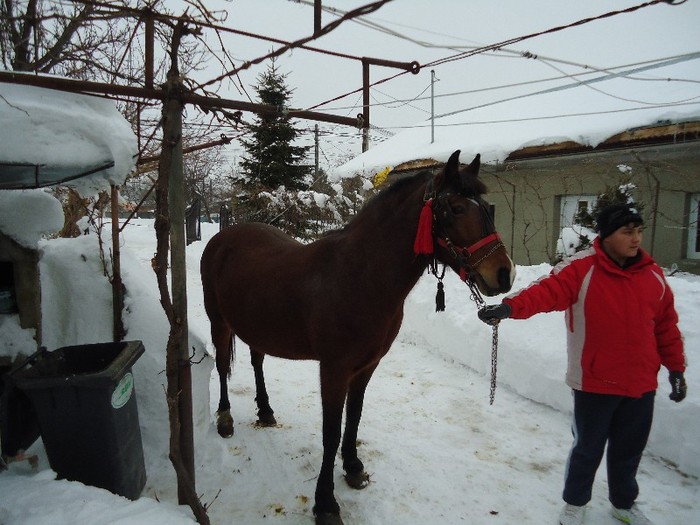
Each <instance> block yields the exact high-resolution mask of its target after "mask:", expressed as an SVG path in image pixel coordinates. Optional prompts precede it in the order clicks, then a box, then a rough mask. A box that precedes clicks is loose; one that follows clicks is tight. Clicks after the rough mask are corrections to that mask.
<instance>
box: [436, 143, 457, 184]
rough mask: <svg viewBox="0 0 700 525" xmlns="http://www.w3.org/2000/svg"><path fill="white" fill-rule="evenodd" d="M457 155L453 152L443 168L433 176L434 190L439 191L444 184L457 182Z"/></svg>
mask: <svg viewBox="0 0 700 525" xmlns="http://www.w3.org/2000/svg"><path fill="white" fill-rule="evenodd" d="M459 153H460V150H457V151H455V152H454V153H453V154H452V155H450V158H449V159H448V161H447V163H446V164H445V167H444V168H443V169H442V171H440V172H439V173H438V174H437V175H435V179H434V183H435V190H436V191H440V189H441V188H442V186H443V185H444V184H455V183H456V182H457V181H458V180H459Z"/></svg>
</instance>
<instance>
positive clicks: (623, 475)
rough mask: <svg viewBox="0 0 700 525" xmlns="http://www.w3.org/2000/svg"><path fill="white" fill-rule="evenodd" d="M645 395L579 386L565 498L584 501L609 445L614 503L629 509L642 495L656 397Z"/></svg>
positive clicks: (572, 503)
mask: <svg viewBox="0 0 700 525" xmlns="http://www.w3.org/2000/svg"><path fill="white" fill-rule="evenodd" d="M655 394H656V392H647V393H646V394H644V395H643V396H642V397H641V398H633V397H625V396H613V395H606V394H591V393H589V392H581V391H579V390H574V421H573V425H572V429H571V430H572V432H573V434H574V444H573V446H572V448H571V452H570V453H569V459H568V461H567V464H566V477H565V481H564V494H563V498H564V501H565V502H567V503H569V504H570V505H579V506H580V505H585V504H586V503H588V502H589V501H590V500H591V492H592V490H593V480H594V479H595V474H596V471H597V470H598V467H599V466H600V462H601V460H602V459H603V453H604V452H605V445H606V443H607V446H608V452H607V468H608V490H609V499H610V502H611V503H612V504H613V505H614V506H615V507H617V508H619V509H629V508H630V507H631V506H632V504H633V503H634V500H635V499H637V495H638V494H639V486H638V485H637V469H638V467H639V462H640V461H641V459H642V452H644V448H645V447H646V444H647V440H648V438H649V431H650V430H651V422H652V419H653V416H654V396H655Z"/></svg>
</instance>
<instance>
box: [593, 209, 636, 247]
mask: <svg viewBox="0 0 700 525" xmlns="http://www.w3.org/2000/svg"><path fill="white" fill-rule="evenodd" d="M630 223H632V224H634V225H635V226H639V225H641V224H644V219H642V216H641V215H639V213H638V212H637V210H635V209H634V208H633V207H631V206H629V205H628V204H610V205H608V206H606V207H605V208H603V209H602V210H600V211H599V212H598V216H597V217H596V220H595V225H596V231H597V232H598V235H599V236H600V240H601V241H602V240H603V239H605V238H606V237H607V236H608V235H610V234H611V233H613V232H614V231H615V230H617V229H618V228H622V227H623V226H627V225H628V224H630Z"/></svg>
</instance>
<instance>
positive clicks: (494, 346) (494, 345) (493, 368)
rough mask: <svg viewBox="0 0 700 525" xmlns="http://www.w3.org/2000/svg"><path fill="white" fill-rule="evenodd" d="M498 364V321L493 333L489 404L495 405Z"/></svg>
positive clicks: (494, 325)
mask: <svg viewBox="0 0 700 525" xmlns="http://www.w3.org/2000/svg"><path fill="white" fill-rule="evenodd" d="M497 364H498V323H494V324H493V334H492V335H491V391H490V392H489V405H493V400H494V399H495V398H496V366H497Z"/></svg>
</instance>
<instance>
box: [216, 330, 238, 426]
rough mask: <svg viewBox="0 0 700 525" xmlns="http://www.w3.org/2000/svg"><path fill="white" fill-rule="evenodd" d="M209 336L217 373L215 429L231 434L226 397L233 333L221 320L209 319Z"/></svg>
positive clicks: (230, 420)
mask: <svg viewBox="0 0 700 525" xmlns="http://www.w3.org/2000/svg"><path fill="white" fill-rule="evenodd" d="M211 338H212V342H213V343H214V347H215V348H216V370H217V372H218V373H219V408H218V409H217V411H216V430H217V432H218V433H219V435H220V436H221V437H225V438H229V437H231V436H232V435H233V417H231V403H230V402H229V399H228V384H227V382H228V377H229V376H230V374H231V363H232V361H233V333H232V332H231V329H230V328H229V327H228V325H226V324H225V323H224V322H223V321H219V322H216V321H211Z"/></svg>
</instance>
